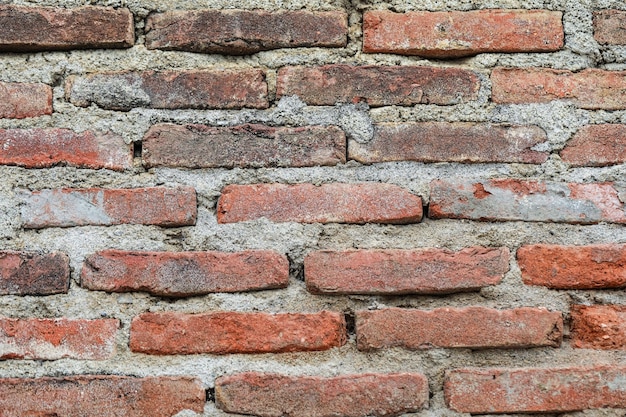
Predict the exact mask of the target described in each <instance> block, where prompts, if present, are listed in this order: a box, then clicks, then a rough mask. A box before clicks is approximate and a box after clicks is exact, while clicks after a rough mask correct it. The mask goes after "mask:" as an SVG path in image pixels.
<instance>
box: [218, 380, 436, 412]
mask: <svg viewBox="0 0 626 417" xmlns="http://www.w3.org/2000/svg"><path fill="white" fill-rule="evenodd" d="M215 396H216V401H217V405H218V407H219V408H220V409H222V410H224V411H227V412H229V413H239V414H250V415H255V416H262V417H274V416H284V415H290V416H294V417H299V416H302V417H304V416H308V417H325V416H332V415H341V416H344V417H363V416H372V417H383V416H385V417H387V416H400V415H402V414H403V413H406V412H411V411H420V410H421V409H422V408H424V407H425V406H427V405H428V382H427V381H426V378H425V377H424V376H423V375H421V374H417V373H412V374H410V373H401V374H360V375H344V376H339V377H335V378H318V377H307V376H301V377H290V376H286V375H277V374H261V373H253V372H248V373H244V374H235V375H231V376H226V377H221V378H218V379H217V381H216V388H215Z"/></svg>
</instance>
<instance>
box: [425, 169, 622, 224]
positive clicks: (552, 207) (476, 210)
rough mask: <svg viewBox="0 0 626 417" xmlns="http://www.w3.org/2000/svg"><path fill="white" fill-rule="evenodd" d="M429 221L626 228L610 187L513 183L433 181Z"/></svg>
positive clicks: (528, 182) (613, 190)
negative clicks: (553, 223)
mask: <svg viewBox="0 0 626 417" xmlns="http://www.w3.org/2000/svg"><path fill="white" fill-rule="evenodd" d="M428 215H429V217H431V218H435V219H441V218H451V219H471V220H480V221H508V220H521V221H530V222H560V223H573V224H593V223H599V222H609V223H626V215H625V214H624V205H623V203H622V202H621V201H620V199H619V197H618V190H617V189H616V188H615V186H614V185H613V184H612V183H588V184H580V183H559V182H542V181H527V180H517V179H492V180H485V181H467V180H458V181H444V180H435V181H433V182H431V184H430V206H429V213H428Z"/></svg>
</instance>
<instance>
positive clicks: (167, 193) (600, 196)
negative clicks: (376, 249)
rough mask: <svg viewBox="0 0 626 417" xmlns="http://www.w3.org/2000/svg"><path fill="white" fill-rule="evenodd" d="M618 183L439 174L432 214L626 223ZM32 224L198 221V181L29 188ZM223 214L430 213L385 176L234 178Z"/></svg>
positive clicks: (344, 218) (340, 217)
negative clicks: (240, 181)
mask: <svg viewBox="0 0 626 417" xmlns="http://www.w3.org/2000/svg"><path fill="white" fill-rule="evenodd" d="M622 193H623V190H622V189H621V187H620V186H619V185H618V184H614V183H612V182H604V183H564V182H548V181H532V180H518V179H490V180H434V181H432V182H431V183H430V204H429V207H428V216H429V217H430V218H431V219H470V220H478V221H531V222H558V223H571V224H596V223H600V222H608V223H626V212H625V211H624V202H623V201H622V198H620V195H621V194H622ZM20 198H21V200H22V201H21V219H22V225H23V227H24V228H27V229H39V228H47V227H71V226H85V225H104V226H110V225H118V224H144V225H158V226H164V227H177V226H190V225H194V224H195V222H196V215H197V201H196V193H195V190H194V189H193V188H192V187H179V188H166V187H152V188H133V189H102V188H92V189H69V188H64V189H52V190H41V191H34V192H31V191H21V192H20ZM216 211H217V221H218V222H219V223H236V222H244V221H249V220H257V219H262V218H265V219H267V220H269V221H272V222H300V223H352V224H365V223H382V224H408V223H418V222H420V221H421V220H422V216H423V205H422V199H421V198H420V197H418V196H416V195H414V194H412V193H410V192H409V191H407V190H406V189H404V188H401V187H399V186H396V185H392V184H382V183H373V182H367V183H356V184H350V183H331V184H322V185H319V186H318V185H314V184H293V185H287V184H251V185H228V186H226V187H225V188H224V189H223V190H222V194H221V196H220V197H219V200H218V202H217V210H216Z"/></svg>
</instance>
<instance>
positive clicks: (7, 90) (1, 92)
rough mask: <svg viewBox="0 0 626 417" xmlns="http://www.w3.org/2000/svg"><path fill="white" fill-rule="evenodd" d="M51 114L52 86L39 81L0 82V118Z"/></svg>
mask: <svg viewBox="0 0 626 417" xmlns="http://www.w3.org/2000/svg"><path fill="white" fill-rule="evenodd" d="M48 114H52V88H51V87H50V86H49V85H46V84H41V83H4V82H0V119H5V118H6V119H24V118H27V117H37V116H44V115H48Z"/></svg>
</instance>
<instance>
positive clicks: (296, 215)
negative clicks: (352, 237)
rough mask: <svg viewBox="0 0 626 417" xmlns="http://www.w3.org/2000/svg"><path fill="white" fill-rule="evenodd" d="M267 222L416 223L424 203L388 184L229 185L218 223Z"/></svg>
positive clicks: (403, 190)
mask: <svg viewBox="0 0 626 417" xmlns="http://www.w3.org/2000/svg"><path fill="white" fill-rule="evenodd" d="M263 217H264V218H267V219H269V220H271V221H273V222H300V223H358V224H363V223H393V224H402V223H415V222H419V221H420V220H421V218H422V200H421V198H419V197H418V196H415V195H413V194H411V193H409V192H408V191H406V190H405V189H403V188H400V187H398V186H396V185H391V184H379V183H360V184H323V185H321V186H315V185H313V184H296V185H285V184H253V185H229V186H227V187H226V188H224V189H223V190H222V195H221V197H220V199H219V201H218V203H217V221H218V222H219V223H235V222H242V221H246V220H254V219H259V218H263Z"/></svg>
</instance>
